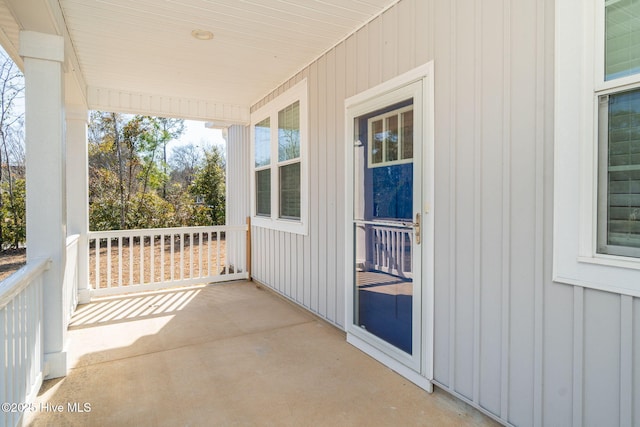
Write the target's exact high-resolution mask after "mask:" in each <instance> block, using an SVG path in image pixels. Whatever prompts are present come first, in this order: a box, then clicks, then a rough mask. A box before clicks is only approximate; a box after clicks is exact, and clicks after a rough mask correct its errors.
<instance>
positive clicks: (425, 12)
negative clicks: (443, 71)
mask: <svg viewBox="0 0 640 427" xmlns="http://www.w3.org/2000/svg"><path fill="white" fill-rule="evenodd" d="M434 3H438V4H439V3H441V2H436V1H435V0H415V1H414V12H415V19H414V22H413V23H412V25H414V26H415V38H416V41H417V42H416V44H415V60H414V66H418V65H420V64H425V63H427V62H428V61H430V60H431V59H433V57H434V51H435V48H434V46H435V45H436V40H435V37H434V36H433V35H434V27H435V24H436V21H435V20H434V14H433V13H431V11H432V10H434V8H435V5H434ZM443 16H444V17H446V18H448V17H449V15H448V14H447V15H443ZM403 25H404V24H403ZM445 41H446V39H439V41H438V42H439V43H441V42H445ZM435 76H436V79H438V77H437V76H438V74H437V73H436V74H435Z"/></svg>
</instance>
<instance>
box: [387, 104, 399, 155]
mask: <svg viewBox="0 0 640 427" xmlns="http://www.w3.org/2000/svg"><path fill="white" fill-rule="evenodd" d="M385 142H386V145H387V152H386V154H387V156H386V159H385V161H386V162H393V161H394V160H398V116H397V115H393V116H391V117H387V131H386V132H385Z"/></svg>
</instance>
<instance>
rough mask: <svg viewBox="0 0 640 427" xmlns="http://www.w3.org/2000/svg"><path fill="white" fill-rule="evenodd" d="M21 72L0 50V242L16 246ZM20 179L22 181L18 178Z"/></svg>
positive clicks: (20, 220)
mask: <svg viewBox="0 0 640 427" xmlns="http://www.w3.org/2000/svg"><path fill="white" fill-rule="evenodd" d="M23 97H24V76H23V75H22V73H21V72H20V70H19V69H18V67H17V66H16V65H15V64H14V62H13V60H12V59H11V58H10V57H9V56H8V55H7V54H6V53H4V52H3V51H0V183H1V184H2V185H1V186H0V192H1V194H0V212H1V213H2V218H0V246H2V247H4V246H5V244H6V242H9V244H10V245H11V246H14V247H16V248H17V247H18V246H19V244H20V243H21V242H24V241H25V238H26V232H25V231H24V230H26V218H25V216H24V211H25V206H24V205H25V203H26V201H25V197H24V190H23V189H22V188H21V187H20V186H24V182H21V183H20V184H18V182H19V180H20V179H22V178H24V173H25V168H24V164H25V156H24V109H23V108H19V105H18V104H19V101H20V100H21V99H22V98H23ZM22 181H24V180H23V179H22Z"/></svg>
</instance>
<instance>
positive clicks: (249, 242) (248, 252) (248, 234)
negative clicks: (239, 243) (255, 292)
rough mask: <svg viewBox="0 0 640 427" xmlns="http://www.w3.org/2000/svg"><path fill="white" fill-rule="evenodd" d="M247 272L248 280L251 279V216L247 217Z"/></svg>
mask: <svg viewBox="0 0 640 427" xmlns="http://www.w3.org/2000/svg"><path fill="white" fill-rule="evenodd" d="M247 274H248V275H249V281H251V280H253V279H252V277H251V217H250V216H248V217H247Z"/></svg>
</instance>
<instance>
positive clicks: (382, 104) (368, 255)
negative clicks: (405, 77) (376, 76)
mask: <svg viewBox="0 0 640 427" xmlns="http://www.w3.org/2000/svg"><path fill="white" fill-rule="evenodd" d="M424 84H425V82H424V81H423V80H422V79H420V80H417V81H413V82H410V83H407V84H404V85H401V86H400V87H397V88H394V89H393V90H389V91H386V92H384V93H382V94H379V95H374V96H371V97H370V98H368V99H364V100H362V101H361V102H358V103H355V104H354V105H351V106H349V105H348V106H347V120H348V122H347V126H348V132H350V135H351V138H350V140H349V141H348V143H350V144H351V147H349V148H348V150H350V153H348V156H347V161H348V162H349V165H348V168H349V172H350V173H349V174H348V175H347V176H348V178H349V179H350V185H351V188H350V189H349V190H350V191H349V194H350V195H351V196H352V197H351V200H349V201H348V204H349V205H348V206H349V207H350V214H349V218H348V221H347V226H348V227H349V228H348V230H349V231H350V234H349V235H348V237H347V240H348V242H347V250H348V251H349V253H350V254H352V257H351V258H350V261H349V263H350V266H349V271H348V272H347V277H348V281H349V283H348V285H347V286H348V289H347V304H348V309H347V319H346V322H347V338H348V340H349V341H350V342H352V343H354V344H356V345H357V346H358V347H360V348H361V349H363V350H364V351H366V352H367V353H370V354H371V355H372V356H374V357H376V358H379V359H380V357H377V356H378V355H382V356H383V357H382V358H383V359H385V360H391V361H393V364H397V365H398V366H402V367H403V369H405V370H409V371H412V372H413V373H415V374H417V375H418V376H420V377H421V378H430V375H429V371H430V369H429V366H431V362H430V361H431V354H430V353H429V352H430V350H431V346H429V345H427V344H428V343H427V341H428V337H429V336H430V334H429V333H428V332H429V330H428V329H429V328H430V327H431V323H430V322H428V321H426V319H427V318H428V317H429V316H430V314H431V313H429V304H425V296H427V295H428V292H425V286H424V283H423V282H424V279H423V269H424V268H425V262H424V260H425V255H426V254H430V253H432V251H431V250H430V248H431V246H430V245H432V241H431V240H430V241H427V242H425V237H427V236H429V237H431V235H430V233H428V232H425V229H427V230H428V229H429V226H428V225H427V226H426V227H425V225H426V223H425V215H427V214H428V212H426V209H425V206H427V205H428V203H426V202H427V201H428V200H427V199H428V198H429V196H430V194H429V193H428V191H427V192H426V193H427V196H426V197H425V190H428V187H429V185H425V177H426V176H427V175H425V173H424V169H425V167H424V165H423V163H424V157H425V156H424V154H425V153H426V152H425V151H424V146H425V144H424V141H425V132H424V129H425V126H426V125H427V123H425V119H424V117H425V108H424V96H425V95H424ZM425 187H427V188H425ZM430 222H431V221H430V220H429V223H430ZM425 251H426V252H425ZM427 265H428V263H427ZM425 309H426V311H425ZM358 344H361V345H358ZM368 350H372V351H368ZM428 353H429V354H428ZM383 363H384V361H383ZM396 370H398V369H396ZM401 370H402V369H401Z"/></svg>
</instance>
